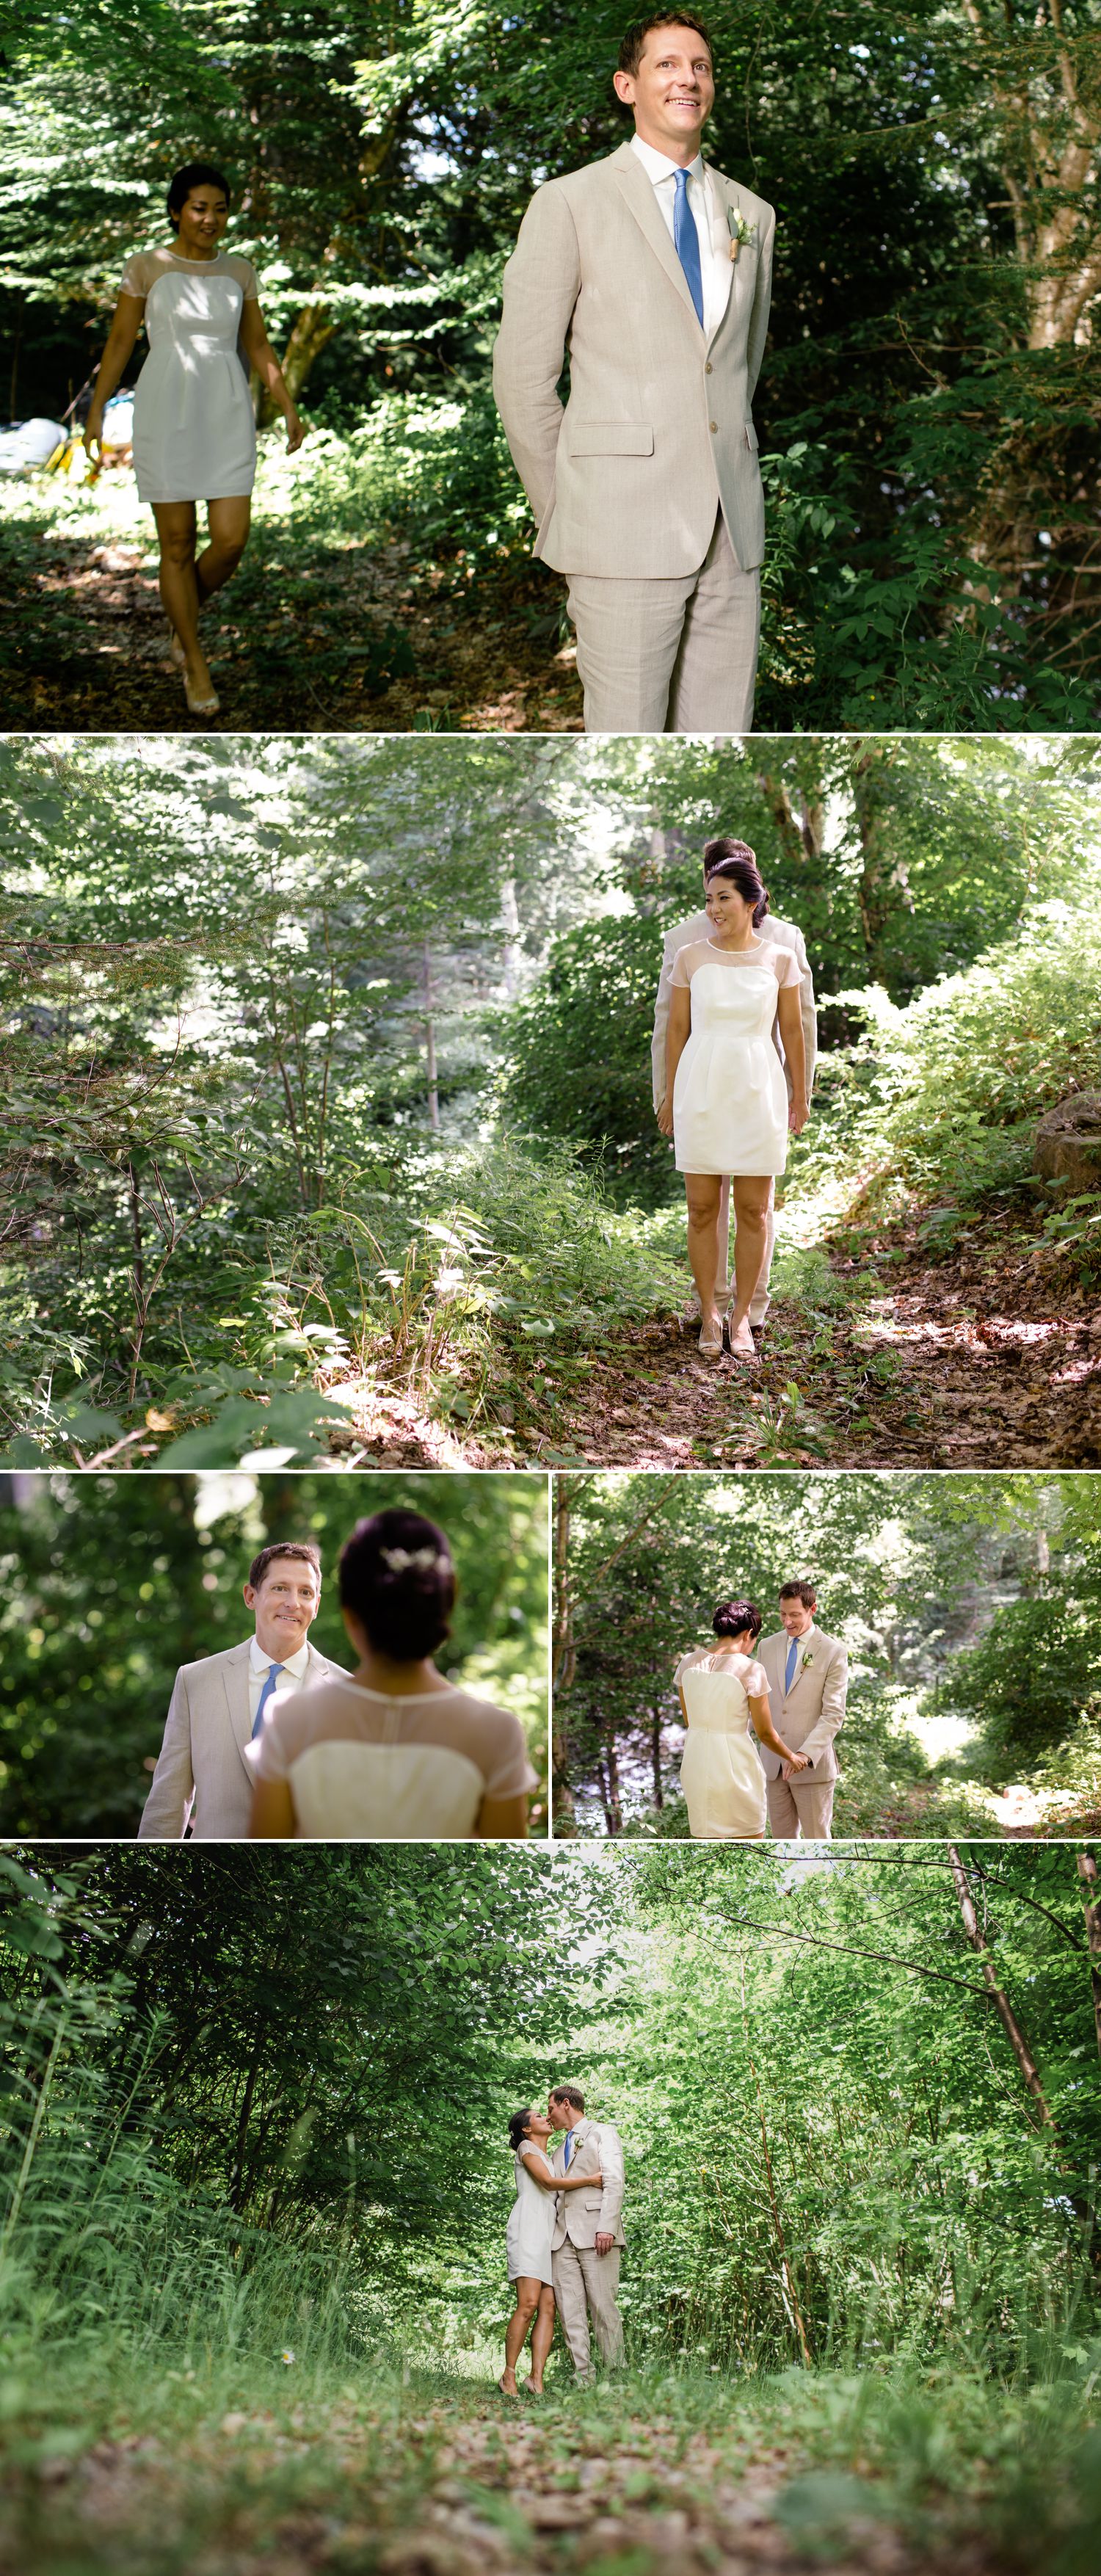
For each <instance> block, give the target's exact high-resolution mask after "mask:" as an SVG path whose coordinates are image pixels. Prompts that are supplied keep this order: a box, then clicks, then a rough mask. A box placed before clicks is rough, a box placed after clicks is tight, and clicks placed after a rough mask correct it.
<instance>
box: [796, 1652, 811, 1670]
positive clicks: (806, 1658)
mask: <svg viewBox="0 0 1101 2576" xmlns="http://www.w3.org/2000/svg"><path fill="white" fill-rule="evenodd" d="M813 1662H814V1657H813V1655H810V1654H807V1655H801V1656H800V1659H799V1670H800V1672H801V1673H805V1672H807V1671H808V1669H809V1667H810V1665H811V1664H813Z"/></svg>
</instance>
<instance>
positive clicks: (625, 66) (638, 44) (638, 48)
mask: <svg viewBox="0 0 1101 2576" xmlns="http://www.w3.org/2000/svg"><path fill="white" fill-rule="evenodd" d="M655 27H690V28H691V30H692V33H693V35H695V36H702V37H703V41H704V43H705V45H706V47H707V50H708V53H709V54H710V56H711V60H712V62H714V60H715V48H714V45H713V44H712V41H711V32H710V29H709V28H707V27H705V26H704V23H703V19H702V18H695V17H693V15H692V12H691V10H690V9H655V11H654V13H653V15H652V17H649V18H632V20H631V24H630V26H629V27H628V28H627V29H626V31H625V34H624V36H623V41H622V43H621V45H620V48H619V60H618V62H617V64H616V70H617V72H627V73H629V74H630V77H631V79H632V80H636V79H637V77H638V67H639V64H640V63H641V61H642V56H643V50H644V47H645V44H646V39H647V36H652V35H653V32H654V29H655Z"/></svg>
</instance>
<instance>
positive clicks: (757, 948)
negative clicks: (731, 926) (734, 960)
mask: <svg viewBox="0 0 1101 2576" xmlns="http://www.w3.org/2000/svg"><path fill="white" fill-rule="evenodd" d="M703 944H704V947H705V948H713V949H714V952H715V955H716V957H759V956H760V953H761V950H762V948H764V947H765V946H766V945H767V943H766V941H765V940H763V939H751V940H750V943H749V946H748V948H720V946H719V943H718V940H717V939H705V940H704V943H703Z"/></svg>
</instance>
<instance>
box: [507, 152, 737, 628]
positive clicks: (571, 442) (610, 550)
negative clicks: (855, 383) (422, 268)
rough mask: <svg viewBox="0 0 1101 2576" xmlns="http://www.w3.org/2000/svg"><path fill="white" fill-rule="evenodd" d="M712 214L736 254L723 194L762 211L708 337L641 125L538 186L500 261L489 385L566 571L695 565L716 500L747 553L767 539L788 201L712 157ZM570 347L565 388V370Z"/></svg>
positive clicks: (539, 541)
mask: <svg viewBox="0 0 1101 2576" xmlns="http://www.w3.org/2000/svg"><path fill="white" fill-rule="evenodd" d="M707 175H708V178H709V179H710V182H711V188H712V203H713V217H712V228H713V233H714V236H715V239H716V243H717V244H718V243H719V241H720V236H721V245H722V249H723V256H724V257H728V256H729V239H730V236H729V232H728V229H727V215H726V210H727V207H728V206H732V207H735V208H737V209H739V210H740V212H741V213H742V215H743V216H744V217H745V219H746V221H747V222H749V223H752V224H753V225H754V226H755V230H754V234H753V238H752V240H751V241H747V242H743V243H742V245H741V248H740V250H739V252H738V257H737V259H736V260H735V261H733V263H732V264H731V269H730V295H729V299H728V302H727V307H726V311H725V313H724V315H723V318H722V321H721V322H720V323H719V325H718V328H717V330H716V331H715V333H714V335H713V337H712V339H711V340H710V342H709V341H708V340H707V339H706V338H705V336H704V332H703V329H702V327H701V325H700V323H699V321H698V320H697V317H696V310H695V306H694V305H693V302H692V298H691V295H690V293H689V288H688V281H687V278H686V277H685V274H684V270H683V269H682V267H681V264H680V261H679V259H678V257H677V254H676V251H675V249H674V247H673V243H672V240H671V238H670V235H669V233H668V230H667V228H666V225H665V223H664V221H663V218H662V213H661V208H660V206H659V205H658V203H657V199H656V197H655V195H654V189H653V184H652V182H651V180H650V177H649V175H648V173H647V171H646V170H645V169H644V167H643V164H642V162H641V160H640V159H639V156H638V154H637V152H633V151H632V150H631V147H630V144H629V143H624V144H622V145H621V146H620V149H619V150H618V152H613V153H612V154H611V156H610V158H609V159H608V160H606V161H593V162H590V163H589V165H588V167H587V168H586V169H583V170H573V171H571V172H570V173H569V175H568V177H566V178H564V179H551V180H548V182H547V184H546V186H545V187H542V188H537V189H536V192H535V195H534V197H533V198H532V201H531V204H530V206H529V207H528V210H527V213H526V215H525V216H524V220H523V223H522V224H521V226H520V232H519V237H518V240H517V244H516V248H515V250H514V252H513V254H512V257H511V259H510V260H509V261H508V263H507V265H506V268H505V274H504V302H503V309H502V314H501V327H500V331H499V332H498V335H497V342H496V346H495V349H494V353H493V386H494V393H495V395H496V399H497V408H498V410H499V412H500V415H501V418H502V421H503V422H504V426H505V435H506V437H507V439H508V443H509V446H510V448H511V450H512V456H513V462H514V464H515V466H516V470H517V472H518V474H519V476H520V480H521V482H522V483H523V486H524V489H525V491H526V493H527V496H528V499H529V501H530V503H531V506H532V509H533V511H534V513H535V518H536V521H537V527H538V533H537V536H536V541H535V552H536V554H537V555H542V557H543V559H544V561H545V562H547V563H549V564H552V565H553V566H554V567H555V569H556V571H558V572H566V573H596V574H603V575H605V576H613V575H617V574H618V575H630V576H639V577H641V578H643V579H645V580H652V579H662V578H665V579H667V578H669V577H670V576H674V575H676V574H678V573H681V574H683V573H688V572H695V571H696V570H697V569H698V567H699V565H700V564H701V563H702V562H703V559H704V556H705V554H706V553H707V549H708V547H709V545H710V543H711V539H712V536H713V534H714V528H715V517H716V513H717V510H718V509H719V507H720V505H721V508H722V513H723V517H724V519H725V521H726V525H727V528H728V531H729V535H730V542H731V545H732V547H733V550H734V556H735V560H736V562H737V564H738V567H739V569H740V570H741V571H742V572H751V571H752V570H753V568H754V566H755V565H757V564H759V563H760V562H761V560H762V558H763V555H764V550H765V518H764V498H763V494H762V490H761V475H760V468H759V465H758V462H757V432H756V430H755V428H754V426H753V413H752V401H753V389H754V386H755V384H756V382H757V377H758V374H759V373H760V366H761V358H762V355H763V353H764V345H765V334H766V331H767V329H768V309H769V301H770V297H771V292H772V244H773V235H774V232H775V226H776V218H775V215H774V213H773V210H772V207H771V206H766V204H765V202H764V199H763V198H762V197H755V196H754V195H753V193H752V190H751V189H749V188H743V187H742V186H741V185H740V184H739V185H737V186H735V184H734V182H733V181H732V180H730V179H726V178H724V177H723V174H722V172H721V171H720V170H709V171H708V173H707ZM567 343H568V346H569V354H570V394H569V400H568V402H567V403H566V405H565V408H564V409H563V406H562V402H561V400H560V397H559V394H558V391H557V387H558V380H559V377H560V376H561V374H562V365H563V354H564V350H565V348H566V345H567Z"/></svg>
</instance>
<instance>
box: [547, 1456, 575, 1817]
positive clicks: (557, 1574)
mask: <svg viewBox="0 0 1101 2576" xmlns="http://www.w3.org/2000/svg"><path fill="white" fill-rule="evenodd" d="M575 1663H576V1657H575V1654H574V1644H573V1604H572V1601H571V1598H570V1486H569V1482H568V1479H567V1478H566V1477H565V1476H559V1477H558V1478H557V1480H556V1483H555V1489H554V1626H553V1631H552V1637H551V1689H552V1694H553V1697H552V1709H551V1796H552V1802H553V1816H554V1830H555V1832H556V1834H565V1835H571V1834H572V1833H573V1831H574V1815H575V1810H574V1795H573V1781H572V1779H571V1777H570V1772H571V1763H570V1734H569V1719H568V1717H567V1715H566V1708H565V1696H566V1693H567V1691H568V1690H569V1689H570V1687H571V1685H572V1682H573V1676H574V1668H575Z"/></svg>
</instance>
